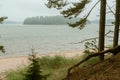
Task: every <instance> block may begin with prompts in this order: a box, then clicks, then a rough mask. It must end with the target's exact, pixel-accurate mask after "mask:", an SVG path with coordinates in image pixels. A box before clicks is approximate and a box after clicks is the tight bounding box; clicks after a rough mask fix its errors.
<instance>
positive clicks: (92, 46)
mask: <svg viewBox="0 0 120 80" xmlns="http://www.w3.org/2000/svg"><path fill="white" fill-rule="evenodd" d="M84 46H85V50H84V53H85V54H88V55H90V54H92V53H94V52H97V51H98V46H97V41H96V39H93V40H91V41H87V42H85V45H84Z"/></svg>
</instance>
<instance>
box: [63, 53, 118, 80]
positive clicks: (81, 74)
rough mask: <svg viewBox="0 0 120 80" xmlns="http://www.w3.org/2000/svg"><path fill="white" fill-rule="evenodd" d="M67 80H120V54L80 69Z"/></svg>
mask: <svg viewBox="0 0 120 80" xmlns="http://www.w3.org/2000/svg"><path fill="white" fill-rule="evenodd" d="M65 80H120V53H119V54H117V55H116V56H113V57H111V58H109V59H107V60H104V61H101V62H97V63H95V64H91V65H87V66H84V67H79V68H77V69H75V70H74V71H73V72H72V73H71V74H70V76H68V77H67V78H66V79H65Z"/></svg>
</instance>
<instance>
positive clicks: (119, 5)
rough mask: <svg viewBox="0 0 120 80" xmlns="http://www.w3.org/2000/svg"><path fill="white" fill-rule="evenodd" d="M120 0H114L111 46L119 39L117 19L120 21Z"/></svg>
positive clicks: (115, 44)
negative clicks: (114, 11)
mask: <svg viewBox="0 0 120 80" xmlns="http://www.w3.org/2000/svg"><path fill="white" fill-rule="evenodd" d="M119 13H120V0H116V15H115V29H114V41H113V42H114V43H113V47H116V46H117V45H118V40H119V21H120V19H119V18H120V16H119Z"/></svg>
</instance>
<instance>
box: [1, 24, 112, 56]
mask: <svg viewBox="0 0 120 80" xmlns="http://www.w3.org/2000/svg"><path fill="white" fill-rule="evenodd" d="M113 28H114V27H113V26H107V28H106V32H108V31H109V30H113ZM98 33H99V25H98V24H87V25H86V26H85V27H84V28H83V29H82V30H80V29H78V28H72V27H69V26H68V25H23V24H0V45H3V46H4V47H5V51H6V53H0V56H21V55H28V54H31V50H32V49H34V50H35V52H36V53H50V52H61V51H70V50H83V49H84V42H83V43H79V42H81V41H83V40H85V39H89V38H94V37H98V35H99V34H98ZM111 35H112V34H110V36H111ZM112 40H113V39H112V38H110V39H108V38H107V40H106V42H105V43H106V44H107V45H108V44H112Z"/></svg>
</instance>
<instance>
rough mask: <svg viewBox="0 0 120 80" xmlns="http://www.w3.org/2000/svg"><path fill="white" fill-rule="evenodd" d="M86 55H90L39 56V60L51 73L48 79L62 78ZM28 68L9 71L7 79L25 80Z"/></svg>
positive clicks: (47, 72) (89, 61) (93, 60)
mask: <svg viewBox="0 0 120 80" xmlns="http://www.w3.org/2000/svg"><path fill="white" fill-rule="evenodd" d="M86 56H88V54H84V55H83V56H82V57H80V56H78V55H76V57H73V58H66V57H63V56H53V57H50V56H44V57H41V58H39V62H40V64H41V69H42V71H43V74H49V77H48V80H62V79H63V78H64V77H66V74H67V70H68V68H69V67H71V66H72V65H74V64H76V63H78V62H79V61H80V60H82V59H84V58H85V57H86ZM98 60H99V59H98V57H95V58H92V59H90V60H88V61H87V62H85V63H84V64H83V65H87V64H90V63H94V62H96V61H98ZM83 65H82V66H83ZM26 70H27V68H24V69H18V70H15V71H9V72H8V73H7V80H23V78H24V74H25V72H26Z"/></svg>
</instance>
